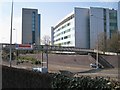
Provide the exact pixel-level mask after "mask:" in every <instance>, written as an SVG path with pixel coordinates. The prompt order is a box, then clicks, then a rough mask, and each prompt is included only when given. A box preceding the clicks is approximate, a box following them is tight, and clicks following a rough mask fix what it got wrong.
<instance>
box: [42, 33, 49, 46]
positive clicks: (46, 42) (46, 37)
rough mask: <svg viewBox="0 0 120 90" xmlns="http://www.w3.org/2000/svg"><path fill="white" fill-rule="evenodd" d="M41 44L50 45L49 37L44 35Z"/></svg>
mask: <svg viewBox="0 0 120 90" xmlns="http://www.w3.org/2000/svg"><path fill="white" fill-rule="evenodd" d="M42 43H43V44H44V45H50V36H49V35H44V36H43V39H42Z"/></svg>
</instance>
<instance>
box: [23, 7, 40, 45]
mask: <svg viewBox="0 0 120 90" xmlns="http://www.w3.org/2000/svg"><path fill="white" fill-rule="evenodd" d="M22 44H35V45H40V14H38V10H37V9H29V8H22Z"/></svg>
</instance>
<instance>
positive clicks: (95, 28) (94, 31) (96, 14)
mask: <svg viewBox="0 0 120 90" xmlns="http://www.w3.org/2000/svg"><path fill="white" fill-rule="evenodd" d="M116 30H118V29H117V11H116V10H114V9H107V8H95V7H91V8H90V48H95V47H97V44H98V43H99V39H100V37H101V35H103V38H104V46H106V43H107V42H106V39H107V38H111V36H112V33H114V32H115V31H116Z"/></svg>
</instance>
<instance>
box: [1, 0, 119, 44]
mask: <svg viewBox="0 0 120 90" xmlns="http://www.w3.org/2000/svg"><path fill="white" fill-rule="evenodd" d="M11 1H12V0H4V1H0V17H1V18H0V43H10V25H11ZM118 1H119V0H89V2H88V0H44V1H43V0H14V6H13V29H12V34H13V35H12V43H19V44H20V43H21V39H22V37H21V36H22V8H33V9H38V13H39V14H41V39H42V37H43V36H44V35H49V36H51V26H55V25H56V24H57V23H58V22H59V21H60V20H61V19H63V18H64V17H65V16H66V15H68V14H69V13H71V12H72V11H73V10H74V7H81V8H90V7H103V8H114V9H117V8H118V6H117V2H118Z"/></svg>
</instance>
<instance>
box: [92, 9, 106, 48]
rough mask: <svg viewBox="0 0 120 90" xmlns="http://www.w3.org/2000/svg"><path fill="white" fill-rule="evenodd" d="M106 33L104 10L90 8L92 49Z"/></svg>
mask: <svg viewBox="0 0 120 90" xmlns="http://www.w3.org/2000/svg"><path fill="white" fill-rule="evenodd" d="M102 32H104V20H103V8H94V7H91V8H90V48H91V49H94V48H95V47H96V45H97V41H98V39H97V38H99V35H100V34H101V33H102Z"/></svg>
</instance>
